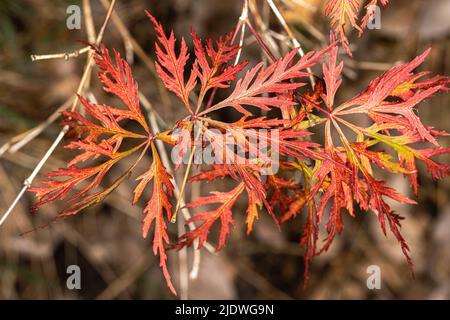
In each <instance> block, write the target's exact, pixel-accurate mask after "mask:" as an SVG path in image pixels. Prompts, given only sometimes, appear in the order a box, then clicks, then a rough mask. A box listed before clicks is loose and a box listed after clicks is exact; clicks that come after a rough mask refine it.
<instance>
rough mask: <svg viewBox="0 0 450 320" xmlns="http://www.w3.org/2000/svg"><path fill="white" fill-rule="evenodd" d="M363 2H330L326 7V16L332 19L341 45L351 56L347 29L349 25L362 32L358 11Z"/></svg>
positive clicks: (333, 0)
mask: <svg viewBox="0 0 450 320" xmlns="http://www.w3.org/2000/svg"><path fill="white" fill-rule="evenodd" d="M360 5H361V0H328V2H327V4H326V6H325V11H324V13H325V15H326V16H327V17H330V18H331V26H332V27H333V28H334V30H335V31H336V32H337V33H338V34H339V37H340V38H341V43H342V45H343V46H344V48H345V49H346V50H347V53H348V54H349V55H351V50H350V47H349V42H348V38H347V36H346V31H345V27H346V25H347V23H350V25H351V26H352V27H353V28H355V29H357V30H359V31H361V28H360V27H359V25H358V22H357V20H358V11H359V6H360Z"/></svg>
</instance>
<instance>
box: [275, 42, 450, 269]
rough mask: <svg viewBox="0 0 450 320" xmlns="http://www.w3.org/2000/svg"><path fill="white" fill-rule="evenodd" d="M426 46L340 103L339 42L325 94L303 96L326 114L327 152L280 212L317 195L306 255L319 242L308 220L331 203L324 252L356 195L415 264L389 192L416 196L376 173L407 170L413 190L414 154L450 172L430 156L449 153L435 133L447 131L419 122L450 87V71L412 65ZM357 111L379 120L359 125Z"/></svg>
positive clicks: (439, 173)
mask: <svg viewBox="0 0 450 320" xmlns="http://www.w3.org/2000/svg"><path fill="white" fill-rule="evenodd" d="M428 52H429V51H426V52H425V53H423V54H422V55H420V56H418V57H417V58H415V59H414V60H412V61H411V62H409V63H405V64H403V65H400V66H396V67H393V68H392V69H390V70H388V71H386V72H385V73H384V74H383V75H381V76H380V77H378V78H376V79H375V80H373V81H372V82H371V83H370V84H369V86H368V88H367V89H366V90H365V91H363V92H362V93H361V94H359V95H357V96H356V97H354V98H352V99H349V100H348V101H346V102H344V103H342V104H340V105H339V104H338V105H336V103H335V96H336V92H337V89H338V88H339V85H340V81H341V80H339V77H340V74H341V72H342V67H343V65H342V63H339V64H338V63H337V48H333V49H331V50H330V54H329V59H328V62H327V64H326V65H324V67H323V70H324V82H325V89H324V90H323V91H322V93H321V94H319V95H315V96H312V97H311V98H309V99H305V108H313V109H316V110H317V111H318V112H319V113H320V114H321V115H324V119H325V120H324V123H325V142H324V152H325V154H326V155H327V156H325V157H322V158H319V159H318V160H317V161H318V162H319V163H320V164H319V165H318V166H316V167H315V168H314V169H313V171H312V173H313V176H312V186H311V188H310V189H307V190H306V191H307V193H306V194H307V197H306V199H305V198H303V197H300V199H299V200H298V204H297V203H296V202H295V201H293V202H292V204H291V206H290V208H289V209H288V210H287V211H286V213H285V218H284V219H283V221H286V220H287V219H289V218H291V217H294V216H296V215H297V214H298V213H297V212H298V211H299V209H301V208H303V207H305V206H306V205H307V204H309V203H310V202H313V204H312V205H308V207H309V210H312V211H310V213H309V214H310V215H311V214H313V215H314V217H313V218H314V219H313V220H311V217H308V220H307V225H306V226H305V228H306V229H305V230H306V231H305V235H304V238H302V243H303V244H307V245H308V246H313V247H314V249H313V250H312V251H309V254H311V255H314V254H313V252H315V246H316V244H315V243H310V242H308V241H309V240H311V239H317V236H318V235H317V234H314V232H313V231H312V230H316V229H317V228H316V227H313V226H312V225H311V221H314V223H315V224H320V223H321V221H322V218H323V217H324V216H325V210H326V208H327V207H328V206H330V207H329V208H330V209H329V210H330V212H329V214H328V221H327V223H326V230H327V232H328V236H327V239H326V242H325V244H324V246H323V247H322V249H321V250H320V251H319V253H320V252H323V251H326V250H327V249H328V247H329V246H330V245H331V243H332V241H333V239H334V237H335V236H336V235H337V234H339V233H340V232H342V230H343V220H342V211H343V210H346V211H347V212H348V213H349V214H350V215H352V216H354V211H355V208H354V205H353V202H354V201H356V203H357V204H358V205H359V207H360V209H361V210H363V211H366V210H369V209H371V210H372V211H374V212H375V213H376V214H377V216H378V220H379V223H380V226H381V228H382V230H383V232H386V224H388V225H389V228H390V230H391V232H392V233H393V234H394V235H395V237H396V238H397V240H398V241H399V243H400V245H401V248H402V250H403V253H404V254H405V256H406V258H407V260H408V263H409V264H410V265H412V261H411V258H410V257H409V247H408V245H407V244H406V241H405V239H404V238H403V237H402V235H401V234H400V220H401V219H402V218H401V217H400V216H399V215H397V214H396V213H394V212H393V211H392V210H391V208H390V206H389V205H388V204H387V202H386V201H385V198H390V199H392V200H395V201H397V202H402V203H409V204H414V203H415V201H413V200H411V199H408V198H407V197H405V196H402V195H400V194H398V193H397V192H396V191H395V190H394V189H392V188H390V187H388V186H387V185H386V182H385V181H382V180H379V179H377V178H375V176H374V174H375V173H374V170H373V165H375V166H377V167H379V168H381V169H384V170H386V171H389V172H391V173H402V174H404V175H407V176H409V177H410V178H411V181H412V187H413V190H414V191H415V192H416V193H417V190H418V186H417V169H416V166H415V161H416V160H422V161H424V162H425V164H426V165H427V166H428V168H429V170H430V172H431V173H432V176H433V178H436V179H438V178H442V177H444V176H446V175H449V166H448V165H444V164H439V163H437V162H435V161H433V160H431V159H430V158H431V157H432V156H437V155H441V154H445V153H448V152H449V150H448V149H445V148H441V147H440V146H439V145H438V143H437V140H436V137H437V136H439V135H443V134H444V133H442V132H439V131H436V130H434V129H433V128H430V127H427V126H425V125H424V124H422V122H421V120H420V119H419V117H418V116H417V115H416V114H415V112H414V108H415V107H416V106H417V105H418V104H419V103H420V102H422V101H424V100H426V99H428V98H430V97H431V96H432V95H433V94H435V93H436V92H439V91H448V84H449V80H448V78H446V77H440V76H437V77H433V78H430V79H428V80H422V81H420V79H421V78H422V77H423V76H425V75H426V73H423V72H422V73H418V74H415V73H414V72H413V71H414V69H416V68H417V67H418V66H419V65H420V64H421V63H422V62H423V61H424V59H425V57H426V56H427V54H428ZM318 97H320V99H318ZM322 105H324V106H325V107H323V106H322ZM352 114H363V115H366V116H367V117H369V118H370V119H371V120H372V121H373V122H374V123H373V125H371V126H369V127H367V128H366V127H361V126H359V125H358V124H355V123H352V122H350V121H349V120H348V119H347V118H346V116H347V115H352ZM343 128H346V129H349V130H351V131H353V133H354V134H355V135H356V137H357V140H356V141H352V139H351V138H349V137H347V135H346V134H345V133H344V130H343ZM333 131H334V132H335V133H336V134H337V136H338V140H339V144H336V141H335V140H334V139H333V138H332V135H333ZM416 142H428V143H431V144H432V147H431V148H427V149H417V148H416V147H415V146H414V143H416ZM380 145H383V146H384V147H388V148H391V149H392V150H393V151H394V152H395V153H396V159H395V158H394V157H393V156H392V155H390V154H388V153H386V152H385V151H384V150H376V149H375V148H376V147H379V146H380ZM380 147H381V146H380ZM319 195H320V196H319ZM297 207H298V208H297ZM311 212H312V213H311ZM308 229H310V230H308ZM311 232H313V233H311ZM308 239H309V240H308ZM308 250H310V249H309V248H307V252H308ZM308 259H309V258H308Z"/></svg>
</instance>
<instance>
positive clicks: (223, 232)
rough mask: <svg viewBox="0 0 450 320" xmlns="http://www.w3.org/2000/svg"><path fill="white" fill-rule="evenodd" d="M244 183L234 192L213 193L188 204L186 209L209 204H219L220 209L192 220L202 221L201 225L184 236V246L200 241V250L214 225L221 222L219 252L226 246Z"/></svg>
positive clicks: (182, 239) (204, 212)
mask: <svg viewBox="0 0 450 320" xmlns="http://www.w3.org/2000/svg"><path fill="white" fill-rule="evenodd" d="M244 187H245V185H244V183H240V184H239V185H238V186H237V187H235V188H234V189H233V190H231V191H228V192H218V191H213V192H211V194H212V195H211V196H208V197H201V198H198V199H197V200H196V201H195V202H192V203H190V204H188V205H187V206H186V207H188V208H195V207H200V206H204V205H208V204H213V203H219V204H220V205H219V207H218V208H217V209H215V210H211V211H203V212H200V213H197V214H196V215H195V216H194V217H192V218H191V220H190V221H188V223H189V222H194V221H202V223H201V225H200V226H198V227H197V228H196V229H195V230H192V231H189V232H187V233H186V234H184V235H183V236H182V237H181V238H180V240H181V244H182V245H188V246H190V245H192V243H193V242H194V240H195V239H198V240H199V242H198V248H200V247H201V246H202V245H203V243H204V242H205V241H206V239H207V238H208V234H209V232H210V229H211V227H212V225H213V224H214V223H215V222H216V221H217V220H220V231H219V241H218V243H217V250H220V249H222V248H223V246H224V245H225V242H226V239H227V236H228V235H229V234H230V225H234V224H235V222H234V219H233V213H232V210H231V209H232V207H233V206H234V204H235V203H236V200H237V199H238V197H239V195H240V194H241V193H242V191H243V190H244Z"/></svg>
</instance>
